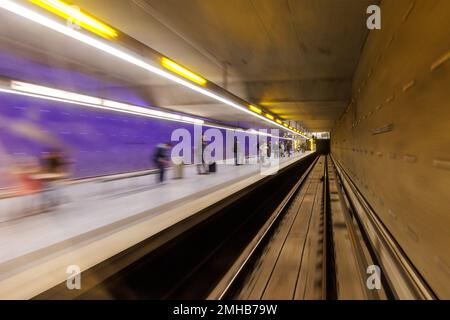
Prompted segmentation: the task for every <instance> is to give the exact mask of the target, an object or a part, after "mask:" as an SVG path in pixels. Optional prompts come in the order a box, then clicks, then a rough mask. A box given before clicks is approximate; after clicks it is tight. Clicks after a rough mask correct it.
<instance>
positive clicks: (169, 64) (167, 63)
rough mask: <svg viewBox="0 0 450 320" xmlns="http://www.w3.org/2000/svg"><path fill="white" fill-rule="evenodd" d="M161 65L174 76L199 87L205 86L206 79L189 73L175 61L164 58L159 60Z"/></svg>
mask: <svg viewBox="0 0 450 320" xmlns="http://www.w3.org/2000/svg"><path fill="white" fill-rule="evenodd" d="M161 65H162V66H163V67H164V68H166V69H169V70H170V71H172V72H175V73H176V74H178V75H180V76H182V77H184V78H186V79H189V80H191V81H192V82H195V83H197V84H199V85H202V86H204V85H205V84H206V82H207V81H206V79H205V78H202V77H200V76H199V75H196V74H195V73H193V72H192V71H189V70H188V69H186V68H184V67H182V66H180V65H179V64H178V63H176V62H175V61H172V60H170V59H168V58H166V57H163V58H162V59H161Z"/></svg>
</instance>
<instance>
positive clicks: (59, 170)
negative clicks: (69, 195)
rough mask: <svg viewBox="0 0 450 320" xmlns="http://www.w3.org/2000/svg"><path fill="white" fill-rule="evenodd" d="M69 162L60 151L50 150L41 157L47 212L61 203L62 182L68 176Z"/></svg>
mask: <svg viewBox="0 0 450 320" xmlns="http://www.w3.org/2000/svg"><path fill="white" fill-rule="evenodd" d="M67 165H68V161H67V160H66V157H65V156H64V153H63V152H62V151H61V150H59V149H50V150H49V151H47V152H45V153H44V154H43V155H42V157H41V174H40V175H38V176H37V179H39V180H40V181H41V182H42V185H43V190H42V205H43V209H44V210H46V209H48V208H49V207H54V206H57V205H59V204H60V203H61V199H62V194H61V182H62V180H63V179H64V178H66V177H67V175H68V168H67Z"/></svg>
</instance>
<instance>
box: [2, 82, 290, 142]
mask: <svg viewBox="0 0 450 320" xmlns="http://www.w3.org/2000/svg"><path fill="white" fill-rule="evenodd" d="M44 88H46V87H44ZM58 91H61V90H58ZM0 92H5V93H9V94H15V95H20V96H27V97H32V98H38V99H44V100H50V101H56V102H63V103H69V104H76V105H81V106H86V107H93V108H97V109H102V110H107V111H115V112H122V113H127V114H133V115H138V116H144V117H149V118H156V119H161V120H168V121H175V122H182V123H189V124H196V125H203V126H205V127H210V128H217V129H223V130H228V131H235V132H244V133H250V134H257V135H264V136H268V137H272V138H278V139H284V140H292V139H290V138H284V137H279V136H275V135H272V134H269V133H263V132H259V131H257V130H254V129H250V130H249V131H245V130H243V129H233V128H228V127H223V126H218V125H213V124H208V123H205V122H204V121H203V120H201V119H196V118H191V117H186V116H179V115H175V114H170V113H165V112H158V111H157V110H151V109H147V108H143V107H138V106H133V105H129V104H125V103H122V102H117V101H112V100H104V99H100V98H95V99H99V100H102V105H96V104H90V103H84V102H81V101H74V100H67V99H64V98H57V97H51V96H45V95H40V94H36V93H28V92H24V91H16V90H11V89H5V88H0ZM62 92H63V91H62ZM85 97H88V96H85ZM92 98H94V97H92ZM143 111H149V112H145V113H144V112H143Z"/></svg>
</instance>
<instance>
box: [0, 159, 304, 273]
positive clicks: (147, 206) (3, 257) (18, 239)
mask: <svg viewBox="0 0 450 320" xmlns="http://www.w3.org/2000/svg"><path fill="white" fill-rule="evenodd" d="M308 154H309V153H308V152H307V153H304V154H300V155H297V156H296V157H298V158H301V157H304V156H306V155H308ZM291 160H292V158H286V159H283V160H282V162H285V161H291ZM259 172H260V167H259V165H241V166H234V165H225V164H222V165H218V169H217V173H215V174H209V175H198V174H197V172H196V168H195V167H194V166H187V167H185V171H184V178H183V179H177V180H174V179H171V172H170V171H169V172H168V178H169V179H168V180H167V182H166V183H165V184H163V185H158V184H156V175H154V174H153V175H146V176H140V177H132V178H127V179H121V180H116V181H110V182H89V183H86V184H78V185H76V186H74V187H72V188H64V189H63V195H64V197H68V198H69V201H68V202H67V203H65V204H62V205H61V206H59V207H58V208H56V209H55V210H53V211H50V212H46V213H40V214H35V215H31V216H27V217H22V218H19V219H15V220H13V221H7V222H2V223H0V271H5V269H3V268H1V264H4V263H5V262H8V261H11V260H13V259H17V258H19V257H21V256H24V255H29V254H30V253H33V252H35V251H37V250H39V249H42V248H46V247H49V246H52V245H55V244H58V243H60V242H62V241H65V240H70V239H71V238H74V237H77V236H80V235H82V234H86V233H88V232H90V231H93V230H96V229H98V228H101V227H104V226H106V225H110V224H114V223H119V222H120V221H122V220H124V219H126V218H129V217H133V216H135V215H138V214H142V213H143V212H145V213H146V214H147V216H158V215H161V214H164V212H165V211H167V210H168V209H169V208H172V207H174V206H179V205H181V204H183V203H186V202H189V201H191V200H192V199H196V198H198V197H199V196H200V195H202V194H207V193H211V192H213V191H214V190H219V189H220V188H223V187H224V186H226V185H229V184H231V183H234V182H237V181H239V180H242V179H245V178H247V177H249V176H252V175H255V174H258V173H259ZM4 200H6V199H4ZM4 200H0V204H1V201H4ZM218 200H220V199H217V201H218ZM0 279H1V274H0Z"/></svg>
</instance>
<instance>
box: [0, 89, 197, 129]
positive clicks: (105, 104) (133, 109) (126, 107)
mask: <svg viewBox="0 0 450 320" xmlns="http://www.w3.org/2000/svg"><path fill="white" fill-rule="evenodd" d="M0 92H6V93H12V94H17V95H23V96H28V97H33V98H40V99H45V100H51V101H57V102H64V103H71V104H76V105H82V106H87V107H93V108H99V109H104V110H110V111H118V112H124V113H129V114H135V115H140V116H146V117H151V118H158V119H163V120H171V121H177V122H184V123H193V124H203V123H204V121H203V120H201V119H196V118H191V117H187V116H181V115H177V114H172V113H168V112H163V111H159V110H152V109H148V108H145V107H140V106H135V105H130V104H126V103H122V102H117V101H112V100H106V99H101V98H96V97H91V96H86V95H80V94H77V93H73V92H68V91H63V90H57V89H52V88H48V87H43V86H38V85H34V84H28V83H25V82H17V81H11V89H5V88H0ZM52 94H54V95H52Z"/></svg>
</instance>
